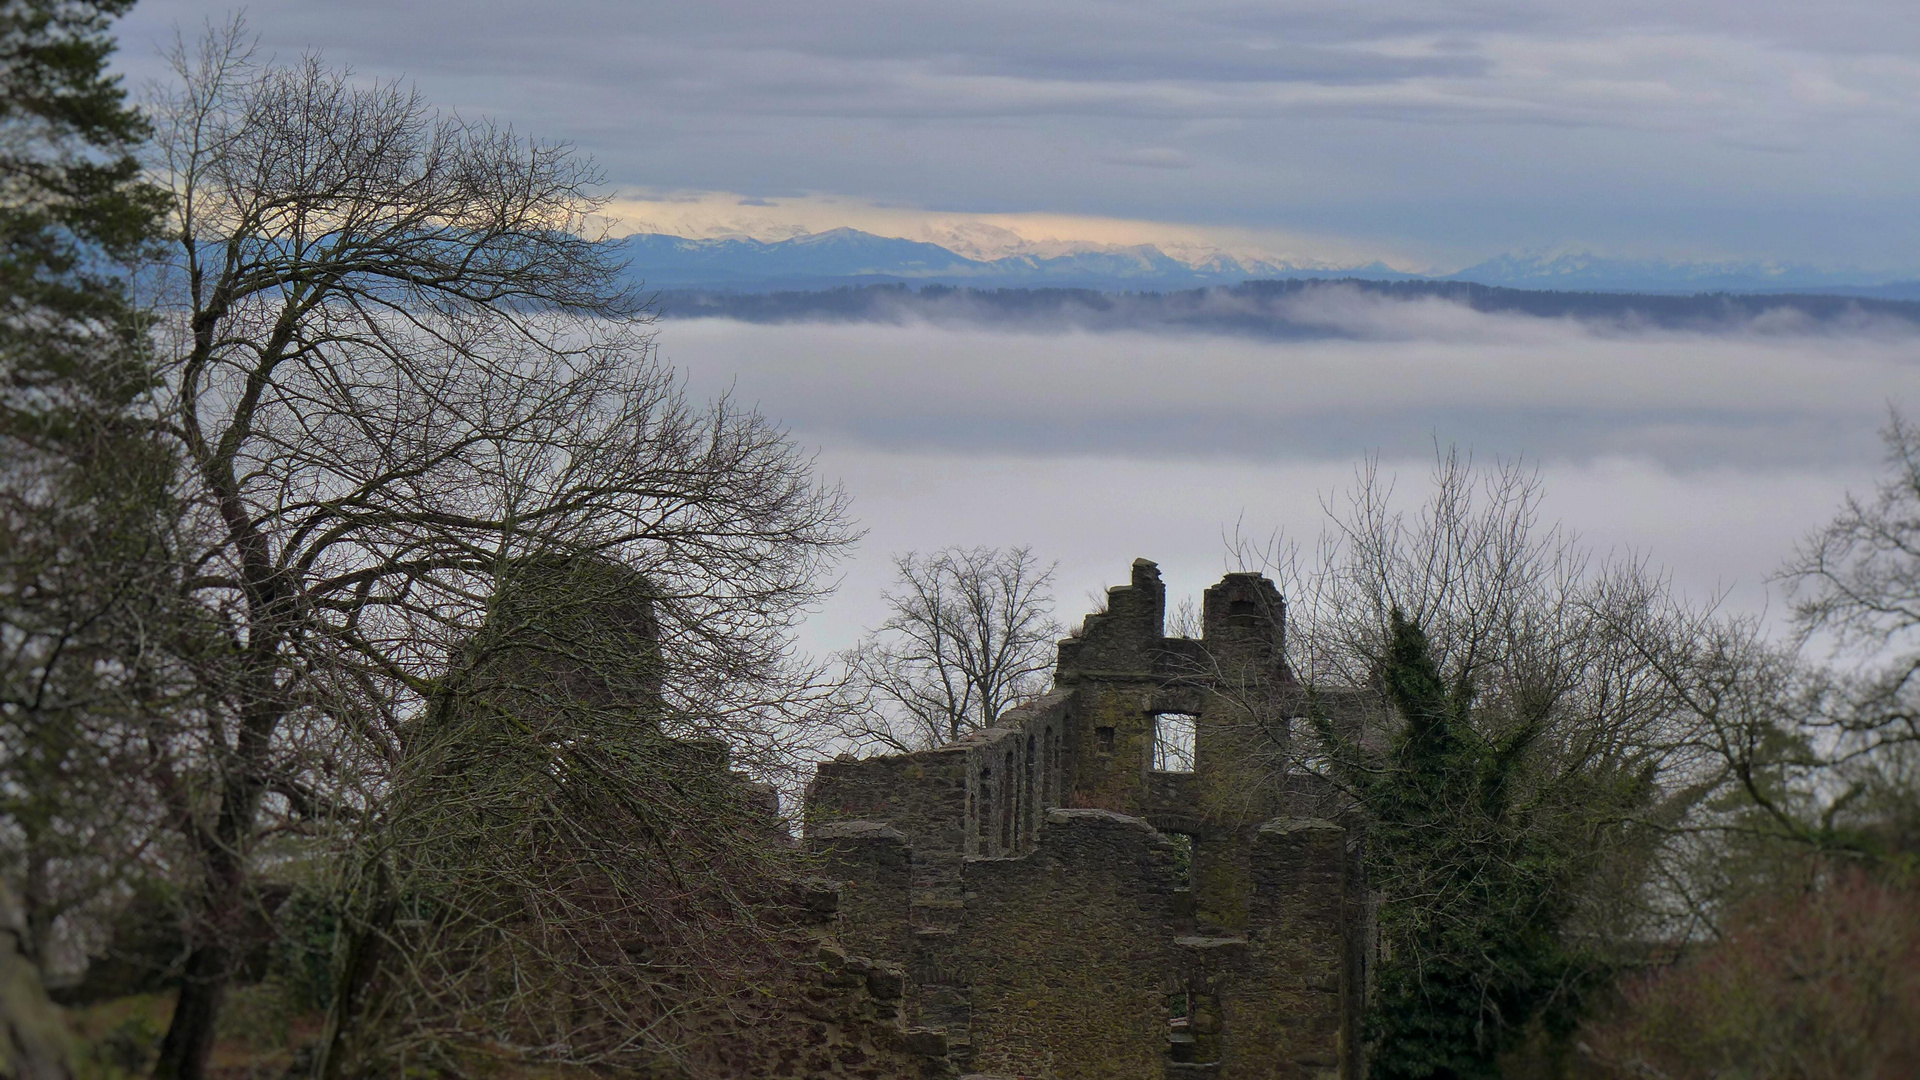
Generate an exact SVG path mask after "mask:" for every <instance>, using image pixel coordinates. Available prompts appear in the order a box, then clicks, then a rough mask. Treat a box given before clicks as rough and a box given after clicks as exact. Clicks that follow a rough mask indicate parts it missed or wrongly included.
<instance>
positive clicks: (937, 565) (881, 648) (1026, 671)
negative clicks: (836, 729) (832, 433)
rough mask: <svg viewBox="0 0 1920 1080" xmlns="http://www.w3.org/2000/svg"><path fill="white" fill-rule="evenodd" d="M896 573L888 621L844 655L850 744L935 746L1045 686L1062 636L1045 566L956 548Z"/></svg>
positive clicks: (1023, 555)
mask: <svg viewBox="0 0 1920 1080" xmlns="http://www.w3.org/2000/svg"><path fill="white" fill-rule="evenodd" d="M894 568H895V570H896V572H897V573H896V577H895V579H894V587H893V589H892V590H891V591H889V592H887V593H886V594H885V598H886V602H887V606H888V608H889V609H891V611H892V614H891V615H889V616H888V618H887V620H886V621H885V622H884V623H882V624H881V625H880V627H879V628H878V629H877V630H876V631H875V632H873V633H872V634H870V635H869V636H867V637H866V638H865V639H863V640H862V641H861V642H860V644H859V645H858V646H856V647H855V648H854V649H853V650H851V651H850V652H849V653H848V654H847V657H846V662H847V667H848V673H849V682H850V685H851V686H852V687H853V689H854V690H855V692H856V694H857V695H858V699H859V705H858V706H857V707H856V709H855V710H854V716H855V718H856V722H855V725H854V730H853V731H852V732H851V734H852V736H853V738H854V739H855V740H856V741H857V742H861V743H866V744H878V745H881V746H885V747H888V748H891V749H894V750H918V749H924V748H926V747H930V746H938V745H940V744H941V743H945V742H951V741H953V740H955V739H958V738H960V737H961V736H962V735H964V734H966V733H967V732H969V731H973V730H975V729H978V728H983V727H988V726H990V725H991V724H992V723H993V721H994V720H995V719H997V718H998V717H999V715H1000V714H1001V713H1002V712H1004V711H1006V709H1007V708H1009V707H1010V706H1013V705H1016V704H1018V703H1019V702H1020V701H1022V700H1025V699H1026V698H1028V697H1031V696H1033V695H1035V694H1037V693H1040V692H1041V691H1043V690H1044V689H1045V688H1046V683H1047V677H1048V674H1049V673H1050V672H1051V671H1052V669H1053V651H1054V650H1053V646H1054V643H1055V642H1056V641H1057V640H1058V639H1059V637H1060V634H1061V629H1060V625H1059V624H1058V623H1057V622H1055V621H1054V619H1053V615H1052V607H1053V597H1052V595H1051V594H1050V593H1049V592H1048V590H1049V588H1050V587H1051V586H1052V584H1053V567H1052V566H1051V565H1048V566H1042V565H1041V564H1040V563H1039V562H1038V561H1037V560H1036V559H1035V558H1034V556H1033V552H1032V551H1031V550H1029V549H1027V548H1024V547H1016V548H1006V549H1001V548H984V547H977V548H958V547H956V548H946V549H944V550H941V551H936V552H933V553H932V554H929V555H922V554H920V553H918V552H908V553H907V554H905V555H901V556H898V557H896V558H895V559H894Z"/></svg>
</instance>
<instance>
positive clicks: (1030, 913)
mask: <svg viewBox="0 0 1920 1080" xmlns="http://www.w3.org/2000/svg"><path fill="white" fill-rule="evenodd" d="M1173 859H1174V852H1173V845H1172V844H1170V843H1169V842H1168V841H1167V839H1166V838H1165V837H1164V836H1162V835H1161V834H1160V833H1158V832H1156V831H1155V830H1154V829H1153V828H1152V827H1151V826H1149V825H1148V824H1147V823H1146V822H1144V821H1141V820H1139V819H1138V818H1128V817H1123V816H1121V815H1118V814H1112V813H1108V812H1106V811H1102V810H1053V811H1051V812H1049V813H1048V814H1047V817H1046V821H1045V823H1044V824H1043V825H1042V827H1041V830H1040V839H1039V843H1038V845H1037V846H1036V848H1035V850H1034V851H1033V852H1032V853H1031V854H1029V855H1027V856H1025V857H1022V858H1017V859H974V860H970V861H969V862H968V863H967V865H966V869H965V871H964V881H965V886H966V897H967V907H966V914H965V916H964V920H963V926H962V939H963V940H962V943H961V946H960V948H961V950H962V956H963V961H962V963H963V970H964V973H965V975H966V979H967V982H968V984H969V985H970V987H971V988H972V1033H971V1035H972V1043H973V1047H974V1053H973V1058H972V1062H971V1067H972V1068H973V1069H975V1070H976V1071H979V1072H984V1073H1005V1074H1008V1075H1019V1076H1031V1077H1047V1078H1053V1077H1059V1078H1078V1077H1089V1078H1091V1077H1143V1078H1144V1077H1158V1076H1159V1075H1160V1074H1161V1072H1162V1071H1163V1069H1164V1067H1165V1063H1166V1054H1167V1032H1168V1019H1167V1007H1166V994H1167V986H1166V984H1167V978H1166V972H1167V967H1168V960H1167V956H1168V953H1169V951H1170V948H1171V944H1172V928H1173V925H1174V924H1173V919H1174V914H1173V881H1174V877H1173Z"/></svg>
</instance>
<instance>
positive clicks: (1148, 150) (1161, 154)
mask: <svg viewBox="0 0 1920 1080" xmlns="http://www.w3.org/2000/svg"><path fill="white" fill-rule="evenodd" d="M1100 160H1101V161H1104V162H1106V163H1107V164H1109V165H1141V166H1145V167H1146V168H1149V169H1191V168H1193V158H1192V157H1191V156H1190V155H1188V154H1187V153H1185V152H1184V151H1180V150H1174V149H1171V148H1169V147H1165V146H1146V147H1141V148H1140V149H1138V150H1122V151H1120V152H1118V153H1113V154H1102V155H1101V156H1100Z"/></svg>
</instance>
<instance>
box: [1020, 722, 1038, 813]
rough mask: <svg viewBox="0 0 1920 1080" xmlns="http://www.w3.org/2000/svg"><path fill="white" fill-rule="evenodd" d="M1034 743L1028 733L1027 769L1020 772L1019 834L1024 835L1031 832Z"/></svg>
mask: <svg viewBox="0 0 1920 1080" xmlns="http://www.w3.org/2000/svg"><path fill="white" fill-rule="evenodd" d="M1034 744H1035V739H1034V737H1033V735H1032V734H1028V735H1027V770H1026V772H1024V773H1022V774H1021V776H1022V777H1023V778H1024V779H1023V781H1022V782H1021V784H1020V835H1021V836H1026V835H1028V834H1029V833H1031V832H1033V804H1034V793H1033V764H1034V762H1033V758H1034Z"/></svg>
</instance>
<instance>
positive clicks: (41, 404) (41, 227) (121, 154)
mask: <svg viewBox="0 0 1920 1080" xmlns="http://www.w3.org/2000/svg"><path fill="white" fill-rule="evenodd" d="M130 6H131V0H94V2H85V0H4V2H0V132H3V133H4V134H3V135H0V238H3V239H4V241H5V243H4V247H0V635H4V637H5V640H6V641H7V645H8V648H7V650H6V653H5V656H4V659H0V747H3V748H4V749H3V750H0V820H3V821H4V823H5V825H6V826H8V828H6V830H5V832H4V836H5V839H6V841H7V842H8V847H9V848H10V850H8V851H6V852H5V853H4V854H5V855H6V856H7V857H8V858H7V861H8V863H9V864H10V865H9V867H8V869H9V870H10V871H13V872H16V873H17V874H18V875H19V876H18V880H19V882H20V885H21V888H20V893H21V899H22V902H23V904H24V906H25V908H26V913H27V930H28V940H27V942H26V945H27V948H28V952H29V955H32V956H34V957H35V958H36V959H37V958H39V957H40V956H41V955H42V953H43V952H44V950H45V948H46V947H47V944H48V941H49V939H50V937H51V936H52V935H53V934H54V932H55V925H56V923H57V922H58V920H59V919H60V918H61V917H62V916H63V915H65V914H66V913H68V912H69V911H72V910H74V909H75V908H77V907H80V906H83V905H85V904H87V903H88V902H89V901H90V900H92V899H93V898H94V897H97V896H99V895H101V894H103V893H105V892H107V891H108V890H109V889H110V887H111V886H112V885H113V884H114V883H115V882H116V881H117V880H118V878H119V876H120V874H121V864H123V863H125V862H126V860H125V858H124V854H125V852H126V851H128V850H140V849H141V846H142V845H141V844H140V843H139V842H138V840H137V838H136V834H138V833H139V832H140V831H141V830H142V829H143V828H144V824H143V823H142V822H140V821H138V820H137V818H138V816H139V815H138V813H137V812H136V811H133V810H131V808H130V807H129V805H128V803H127V801H126V800H125V798H124V795H125V791H124V788H125V785H126V782H127V778H128V776H129V775H131V774H132V773H133V771H134V770H133V768H131V767H130V765H129V761H128V758H129V757H130V756H131V755H130V753H129V751H130V749H131V748H130V747H129V746H128V745H127V744H126V742H125V740H116V739H115V738H113V737H111V736H108V735H106V734H104V730H105V727H106V718H107V717H110V716H112V715H114V714H115V713H116V712H132V711H136V710H134V709H133V708H132V706H131V704H130V702H131V696H130V694H129V692H128V691H129V688H130V687H131V686H132V685H133V683H134V682H135V681H136V680H135V679H134V677H133V672H132V668H133V665H132V664H131V663H130V662H129V659H130V657H132V656H134V655H135V654H137V652H138V647H137V646H133V645H129V643H128V642H127V641H126V640H125V637H126V636H127V635H128V634H134V635H138V634H139V633H140V632H141V631H139V630H135V629H132V624H134V623H136V622H137V621H138V620H137V619H135V618H131V617H129V616H130V610H131V608H132V607H133V606H135V604H136V601H135V600H134V598H135V597H136V596H139V595H141V594H142V590H140V589H137V588H136V587H135V582H136V580H137V579H139V578H140V577H141V576H142V575H143V574H144V573H146V566H147V564H148V555H149V553H150V550H151V548H152V546H153V544H154V541H155V536H156V530H154V529H152V528H150V526H151V525H152V524H153V523H154V521H155V520H156V515H158V514H159V513H160V512H161V510H162V508H163V506H164V503H165V485H166V482H167V480H168V478H169V475H170V466H169V461H168V458H167V455H166V454H165V453H164V452H163V451H161V450H160V449H159V446H158V443H157V441H156V440H155V438H154V436H153V433H152V431H151V430H150V428H149V426H148V424H147V422H146V418H145V417H144V416H142V415H141V413H140V406H141V398H142V395H143V393H144V392H145V391H146V390H148V389H149V388H150V387H151V386H152V385H153V371H154V367H153V364H152V357H151V353H150V350H149V348H148V340H147V334H146V327H145V324H144V319H143V316H142V313H141V311H140V310H139V308H138V305H137V304H136V303H135V302H134V299H133V297H132V294H131V290H130V285H129V282H130V281H131V280H132V276H133V271H132V269H131V263H132V261H133V260H135V259H137V258H138V257H139V256H141V255H142V253H143V252H144V250H145V249H146V248H147V246H148V245H149V244H150V243H151V242H152V241H153V240H154V239H155V238H156V236H157V230H158V217H159V214H160V212H161V210H162V209H163V207H164V205H165V197H164V195H163V193H162V192H161V191H160V190H159V189H157V188H155V187H153V186H152V185H150V184H148V183H146V182H145V181H143V180H142V179H141V177H140V163H139V161H138V160H137V158H136V157H135V153H134V152H135V150H136V149H137V147H138V146H139V144H140V142H141V140H142V139H143V138H145V136H146V134H147V128H146V124H145V121H144V119H143V118H142V116H141V114H140V113H139V112H138V111H136V110H134V109H132V108H130V107H129V106H128V105H127V103H126V101H125V95H124V92H123V91H122V89H121V87H120V84H119V81H118V79H116V78H113V77H110V76H109V75H107V73H106V60H107V57H108V55H109V54H110V53H111V52H112V49H113V41H112V39H111V37H110V36H109V35H108V32H107V31H108V27H109V25H110V24H111V22H112V20H113V19H114V18H116V17H117V16H119V15H120V14H122V13H124V12H125V11H126V9H127V8H129V7H130ZM55 867H58V872H57V873H56V872H55V870H54V868H55Z"/></svg>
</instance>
